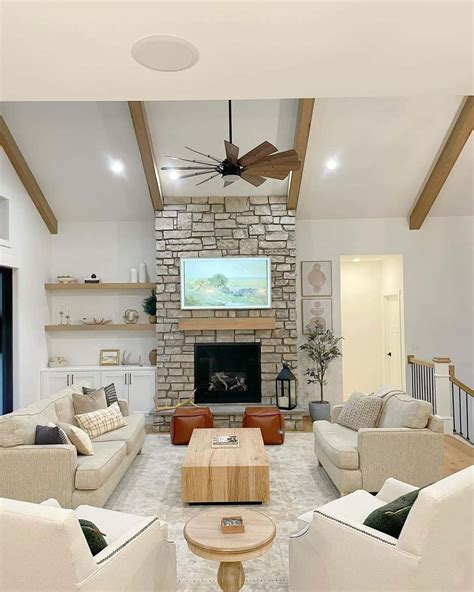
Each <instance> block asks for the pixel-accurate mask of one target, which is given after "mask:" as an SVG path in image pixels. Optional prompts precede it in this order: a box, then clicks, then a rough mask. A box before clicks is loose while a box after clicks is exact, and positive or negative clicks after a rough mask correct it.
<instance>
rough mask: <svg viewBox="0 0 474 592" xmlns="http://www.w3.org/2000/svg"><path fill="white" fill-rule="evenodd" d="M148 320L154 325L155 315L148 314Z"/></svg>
mask: <svg viewBox="0 0 474 592" xmlns="http://www.w3.org/2000/svg"><path fill="white" fill-rule="evenodd" d="M148 322H149V323H150V324H151V325H156V315H148Z"/></svg>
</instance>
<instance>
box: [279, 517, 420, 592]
mask: <svg viewBox="0 0 474 592" xmlns="http://www.w3.org/2000/svg"><path fill="white" fill-rule="evenodd" d="M418 562H419V558H418V557H415V556H413V555H411V554H409V553H407V552H405V551H402V550H400V549H399V548H398V547H397V544H396V540H395V539H392V538H391V537H387V535H384V534H382V533H380V532H378V531H376V530H373V529H371V528H369V527H367V526H364V525H362V524H360V523H355V522H351V521H348V520H346V519H344V520H342V519H338V518H336V517H332V516H328V515H325V514H323V513H321V512H319V511H316V512H315V513H314V518H313V521H312V523H311V524H310V526H309V528H308V529H306V531H303V532H302V533H298V534H297V535H295V536H293V537H290V590H291V591H292V592H315V591H321V592H322V591H326V590H359V591H361V590H412V589H413V582H414V578H415V576H416V570H417V566H418ZM374 566H377V567H376V568H375V567H374Z"/></svg>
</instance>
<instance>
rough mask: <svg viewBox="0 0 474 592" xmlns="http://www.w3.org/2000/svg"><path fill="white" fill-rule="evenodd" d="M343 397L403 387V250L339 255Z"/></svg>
mask: <svg viewBox="0 0 474 592" xmlns="http://www.w3.org/2000/svg"><path fill="white" fill-rule="evenodd" d="M340 268H341V327H342V335H343V336H344V340H343V342H342V368H343V389H344V397H346V398H347V397H348V396H349V395H350V393H353V392H365V393H370V392H373V391H374V390H375V389H376V388H377V387H378V386H380V385H381V384H389V385H392V386H394V387H397V388H401V389H404V388H405V371H404V360H405V341H404V337H405V336H404V318H403V309H404V307H403V257H402V255H365V256H362V255H347V256H346V255H345V256H343V257H341V267H340Z"/></svg>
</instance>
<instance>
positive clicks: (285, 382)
mask: <svg viewBox="0 0 474 592" xmlns="http://www.w3.org/2000/svg"><path fill="white" fill-rule="evenodd" d="M275 386H276V403H277V405H278V407H279V408H280V409H294V408H295V407H296V405H297V398H296V378H295V375H294V374H293V372H292V371H291V369H290V366H289V365H288V363H287V362H283V368H282V369H281V370H280V373H279V374H278V376H277V377H276V380H275Z"/></svg>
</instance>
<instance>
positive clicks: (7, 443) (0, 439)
mask: <svg viewBox="0 0 474 592" xmlns="http://www.w3.org/2000/svg"><path fill="white" fill-rule="evenodd" d="M24 443H25V442H24V439H23V436H22V433H21V430H20V428H19V427H18V425H17V423H16V422H15V419H14V418H13V417H12V416H7V417H0V448H11V447H12V446H21V445H22V444H24Z"/></svg>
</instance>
